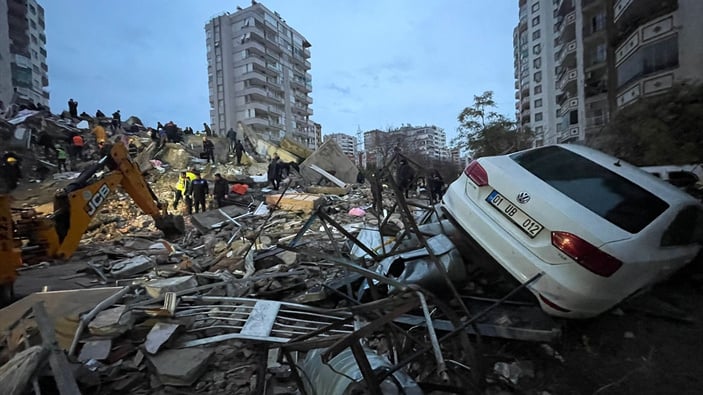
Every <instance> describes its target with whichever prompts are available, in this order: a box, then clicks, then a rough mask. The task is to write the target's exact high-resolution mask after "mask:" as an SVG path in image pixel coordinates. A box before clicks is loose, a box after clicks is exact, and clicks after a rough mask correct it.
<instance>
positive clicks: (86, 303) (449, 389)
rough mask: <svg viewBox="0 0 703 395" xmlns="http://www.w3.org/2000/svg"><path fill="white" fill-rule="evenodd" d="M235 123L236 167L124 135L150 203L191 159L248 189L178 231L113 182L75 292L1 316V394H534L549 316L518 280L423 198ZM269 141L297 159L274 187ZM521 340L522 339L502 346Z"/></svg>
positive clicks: (556, 333)
mask: <svg viewBox="0 0 703 395" xmlns="http://www.w3.org/2000/svg"><path fill="white" fill-rule="evenodd" d="M37 116H38V115H37V114H34V115H33V116H30V117H29V118H27V119H33V118H32V117H37ZM49 121H50V122H49ZM23 122H24V121H23ZM35 122H39V123H41V124H42V125H43V124H52V125H54V127H56V128H58V129H57V130H60V132H57V133H70V132H72V131H73V129H72V128H73V126H71V125H63V124H61V123H60V122H58V121H56V120H49V119H47V118H43V119H42V120H40V121H37V120H36V119H35ZM16 124H18V125H19V124H20V123H19V122H17V123H16ZM241 132H242V134H243V135H245V136H246V137H247V138H248V139H249V142H248V146H249V147H250V149H251V150H252V152H249V153H248V156H249V158H248V163H247V165H246V166H235V165H233V164H232V163H231V161H228V160H220V161H219V162H217V163H215V164H212V163H211V164H207V163H204V162H203V161H202V160H201V159H200V158H199V157H198V155H197V153H198V148H197V145H196V144H197V143H196V142H191V141H190V140H191V139H192V138H194V137H197V136H193V137H189V138H186V139H185V141H183V142H181V143H167V144H165V145H164V146H163V147H160V148H158V149H157V147H156V146H155V143H154V142H152V141H150V140H149V139H148V138H147V137H141V138H140V142H143V146H144V147H143V150H142V151H141V153H140V154H139V155H140V157H138V158H137V159H136V160H137V161H138V162H139V163H140V164H147V163H148V165H144V166H142V167H141V169H142V170H144V171H146V172H147V179H148V180H149V182H150V184H151V186H152V189H153V190H154V192H155V193H156V195H157V196H158V197H159V198H160V200H163V201H164V202H170V201H171V200H172V199H171V196H172V193H173V189H172V188H173V186H174V185H175V183H176V179H177V177H178V174H179V172H180V171H182V170H185V169H186V168H191V167H196V168H198V169H200V170H201V171H202V172H203V175H204V177H205V178H211V177H212V176H213V175H214V174H215V173H220V174H222V175H223V176H224V177H225V178H226V179H227V180H228V181H229V182H230V183H232V184H234V183H241V184H246V185H247V186H248V189H247V192H246V193H245V194H243V195H236V194H231V196H230V199H229V203H230V204H229V205H227V206H224V207H220V208H215V207H210V209H209V210H207V211H205V212H201V213H197V214H192V215H190V216H188V217H187V218H186V229H187V231H186V233H185V235H183V236H181V237H177V238H172V239H165V238H164V235H163V234H162V233H161V232H160V231H159V230H158V229H157V228H156V227H155V226H154V221H153V220H152V218H151V217H149V216H147V215H144V214H142V213H141V211H140V210H139V208H138V207H136V205H135V204H134V202H133V201H132V200H131V199H130V197H129V195H127V194H125V193H123V192H119V191H118V192H116V193H115V194H114V195H113V196H112V197H111V198H110V199H109V200H108V202H107V203H106V204H105V205H104V206H102V207H101V208H100V210H99V212H98V214H97V215H96V216H95V217H94V218H93V221H92V225H91V227H90V228H89V230H88V232H87V233H86V234H85V235H84V237H83V239H82V242H81V247H80V248H79V250H78V251H77V252H76V253H75V254H74V255H73V256H72V257H71V258H70V259H69V260H68V262H79V263H80V264H81V269H80V270H78V271H77V272H76V273H74V274H72V275H69V276H66V280H67V281H72V282H73V284H74V285H75V289H74V290H70V291H48V292H41V293H35V294H32V295H30V296H28V297H26V298H24V299H21V300H20V301H18V302H16V303H15V304H13V305H11V306H9V307H7V308H5V309H3V310H2V311H1V312H0V316H1V317H2V318H1V319H0V335H1V337H0V347H1V348H0V364H2V367H0V388H9V389H10V391H9V392H8V393H22V392H23V391H24V389H25V388H32V387H33V388H35V389H36V390H41V391H44V390H46V389H47V388H54V387H55V388H58V390H59V392H60V393H77V392H75V391H81V392H82V393H96V394H98V393H100V394H111V393H124V392H125V391H129V392H130V393H133V394H151V393H163V394H172V393H202V394H219V393H223V394H224V393H227V394H250V393H267V394H292V393H307V394H338V393H367V392H368V393H371V394H396V393H407V394H421V393H512V392H513V391H515V392H516V393H520V392H522V390H521V389H530V391H531V392H528V393H540V394H545V395H546V394H549V393H551V392H550V391H549V388H548V387H547V386H541V384H540V383H543V382H545V380H546V379H545V378H546V376H547V373H546V372H547V371H549V369H550V368H551V367H554V366H559V365H560V364H563V362H564V359H563V357H562V356H561V355H560V354H559V352H558V351H556V349H555V347H556V343H557V342H558V341H559V340H560V338H561V334H562V328H561V323H559V322H556V321H554V320H552V319H551V318H550V317H547V316H545V315H544V314H543V313H542V312H541V310H540V309H539V307H538V306H537V305H536V304H534V301H533V300H532V301H531V302H525V301H524V300H521V299H517V298H516V296H517V295H519V294H520V293H521V292H524V289H525V287H526V286H527V285H529V281H528V282H527V283H525V284H523V285H516V283H515V282H514V281H510V280H508V279H507V278H506V277H504V276H503V274H500V273H498V274H496V273H495V272H492V271H490V270H486V268H485V267H483V266H482V265H481V262H480V261H481V260H480V259H478V257H477V256H476V255H475V254H474V252H473V251H472V250H471V249H469V248H468V243H467V241H466V239H465V238H464V235H463V234H462V233H461V232H459V231H457V230H456V229H455V228H454V226H453V225H452V223H451V222H450V221H448V220H447V219H446V218H444V217H443V216H442V213H441V210H439V209H438V208H437V207H435V206H433V205H431V204H429V203H428V197H427V196H425V195H424V194H416V195H414V196H413V198H412V199H408V200H406V199H405V198H404V197H403V193H400V191H399V189H398V186H397V185H395V182H394V181H393V177H392V176H391V175H390V174H389V172H388V171H386V172H385V173H383V172H381V173H379V174H377V175H376V176H375V177H374V178H373V179H372V180H371V185H369V184H356V182H355V181H356V177H357V171H356V170H355V169H356V168H355V167H353V165H350V162H348V159H346V158H344V157H343V155H341V151H339V150H338V149H335V146H330V145H329V144H326V145H324V146H323V148H321V149H320V150H318V151H317V152H315V153H309V152H305V150H304V149H300V148H296V147H295V144H294V143H291V142H290V141H284V142H281V144H280V145H275V144H273V143H271V142H267V141H259V140H255V139H254V138H253V137H252V135H251V133H250V132H248V131H246V130H242V131H241ZM81 133H84V134H85V133H86V131H85V130H82V131H81ZM282 147H285V149H284V148H282ZM338 151H339V152H338ZM273 153H275V154H278V155H280V157H281V158H285V157H287V158H290V159H291V160H295V161H300V162H299V163H300V164H301V171H300V172H295V171H291V172H290V173H289V174H288V177H287V179H286V180H285V181H284V183H283V185H284V187H283V188H282V189H281V190H279V191H273V190H271V189H269V188H268V186H267V182H266V179H265V174H266V165H265V164H262V163H260V162H257V158H261V157H265V156H266V155H271V154H273ZM217 156H218V157H226V156H227V154H226V153H225V152H218V153H217ZM345 159H346V162H345V161H344V160H345ZM350 169H351V170H350ZM337 176H339V177H337ZM67 178H69V177H67ZM49 182H50V183H54V184H51V185H52V188H53V187H56V185H55V183H56V182H57V181H56V180H53V179H52V180H45V181H44V183H49ZM381 182H383V184H381ZM44 185H48V184H44ZM372 191H374V192H373V193H372ZM379 191H380V194H379V193H378V192H379ZM234 195H236V196H234ZM32 203H40V202H36V201H32ZM53 264H60V263H58V262H56V263H52V265H53ZM41 267H42V266H41V265H40V266H36V268H34V269H29V270H42V268H41ZM535 279H536V278H535ZM535 279H533V280H535ZM514 344H519V345H520V346H514ZM521 347H522V348H525V349H528V350H529V351H525V352H517V351H516V352H513V353H511V352H506V351H505V350H506V349H510V348H514V349H519V348H521ZM47 361H48V362H49V363H48V364H46V362H47ZM47 366H48V368H47ZM72 391H73V392H72Z"/></svg>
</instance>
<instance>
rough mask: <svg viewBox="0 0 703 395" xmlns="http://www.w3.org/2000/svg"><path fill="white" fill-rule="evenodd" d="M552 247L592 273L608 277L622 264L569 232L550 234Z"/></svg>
mask: <svg viewBox="0 0 703 395" xmlns="http://www.w3.org/2000/svg"><path fill="white" fill-rule="evenodd" d="M552 245H553V246H554V247H556V248H557V249H559V251H561V252H563V253H564V254H566V255H568V256H569V257H570V258H571V259H573V260H574V261H576V263H578V264H579V265H581V266H583V267H585V268H586V269H588V270H590V271H592V272H593V273H595V274H597V275H599V276H603V277H610V276H611V275H612V274H613V273H615V272H616V271H617V270H618V269H620V266H622V262H620V261H619V260H618V259H616V258H614V257H612V256H611V255H609V254H607V253H605V252H603V251H601V250H599V249H598V248H597V247H596V246H594V245H593V244H591V243H589V242H587V241H585V240H583V239H581V238H580V237H578V236H576V235H574V234H571V233H569V232H552Z"/></svg>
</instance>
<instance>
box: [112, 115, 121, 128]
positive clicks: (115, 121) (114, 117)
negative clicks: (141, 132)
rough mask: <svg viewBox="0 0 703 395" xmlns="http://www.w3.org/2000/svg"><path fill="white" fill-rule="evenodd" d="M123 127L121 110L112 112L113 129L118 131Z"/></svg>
mask: <svg viewBox="0 0 703 395" xmlns="http://www.w3.org/2000/svg"><path fill="white" fill-rule="evenodd" d="M121 127H122V115H121V114H120V110H117V111H115V112H113V113H112V130H113V131H115V132H117V131H118V130H119V129H120V128H121Z"/></svg>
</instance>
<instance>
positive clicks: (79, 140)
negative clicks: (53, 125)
mask: <svg viewBox="0 0 703 395" xmlns="http://www.w3.org/2000/svg"><path fill="white" fill-rule="evenodd" d="M71 143H73V157H74V160H78V159H81V160H82V159H83V145H85V141H83V136H81V135H80V134H78V133H76V134H74V135H73V137H71Z"/></svg>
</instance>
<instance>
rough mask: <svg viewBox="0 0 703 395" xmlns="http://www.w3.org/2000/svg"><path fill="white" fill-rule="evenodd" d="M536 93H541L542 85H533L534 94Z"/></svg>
mask: <svg viewBox="0 0 703 395" xmlns="http://www.w3.org/2000/svg"><path fill="white" fill-rule="evenodd" d="M538 93H542V85H537V86H535V95H536V94H538Z"/></svg>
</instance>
